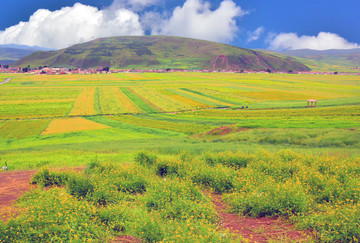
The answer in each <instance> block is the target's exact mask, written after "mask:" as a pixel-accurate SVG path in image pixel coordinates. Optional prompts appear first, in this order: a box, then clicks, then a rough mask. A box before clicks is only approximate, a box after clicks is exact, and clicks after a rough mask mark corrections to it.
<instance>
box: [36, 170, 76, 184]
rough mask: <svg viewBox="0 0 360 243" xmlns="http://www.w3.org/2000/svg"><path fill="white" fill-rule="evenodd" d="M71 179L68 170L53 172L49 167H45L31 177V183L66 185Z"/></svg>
mask: <svg viewBox="0 0 360 243" xmlns="http://www.w3.org/2000/svg"><path fill="white" fill-rule="evenodd" d="M68 180H69V176H68V173H67V172H53V171H49V170H48V169H43V170H41V171H39V172H36V173H35V175H34V176H33V177H32V178H31V184H37V185H39V186H41V187H49V186H56V185H59V186H64V185H65V184H66V183H67V181H68Z"/></svg>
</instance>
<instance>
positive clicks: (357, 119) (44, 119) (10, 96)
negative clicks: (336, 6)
mask: <svg viewBox="0 0 360 243" xmlns="http://www.w3.org/2000/svg"><path fill="white" fill-rule="evenodd" d="M7 77H13V79H12V80H11V81H10V82H8V83H6V84H3V85H0V158H1V162H3V161H6V162H7V163H8V168H9V170H21V169H41V168H54V167H60V168H62V167H78V166H83V165H88V164H89V163H91V165H90V166H89V169H88V170H87V172H84V173H83V174H81V176H80V175H79V178H77V177H76V176H75V177H73V175H72V174H71V173H70V174H69V175H63V174H61V173H60V174H56V175H54V178H60V179H61V178H62V179H61V180H60V179H59V180H60V182H59V183H60V184H61V183H62V184H61V185H63V186H64V187H66V189H64V188H62V189H58V188H54V189H51V190H49V194H46V191H35V192H33V193H32V194H29V195H28V196H26V197H25V198H24V199H23V200H22V201H21V205H22V206H21V207H25V208H28V209H31V210H33V211H31V212H34V214H39V215H47V216H44V218H43V219H44V221H41V222H40V223H39V224H38V225H37V226H36V227H38V228H37V229H36V230H35V228H34V224H35V221H31V220H30V221H26V220H27V219H26V216H24V217H20V218H19V219H17V220H14V221H11V222H12V223H11V224H13V225H14V227H15V226H16V227H18V226H19V225H26V227H28V228H26V227H25V226H24V228H23V229H22V231H21V232H20V233H19V234H20V236H17V232H19V231H14V230H11V229H10V227H12V226H9V225H10V224H1V222H0V231H1V229H3V230H6V232H7V233H6V234H4V236H5V235H6V236H7V237H13V238H14V239H17V240H18V241H24V239H31V240H33V241H41V240H42V241H44V242H48V241H51V239H50V238H44V239H41V237H42V236H43V233H44V232H47V231H49V230H50V231H51V230H54V231H53V232H52V233H51V234H50V235H51V236H52V237H53V239H56V240H58V241H60V240H63V241H68V240H70V239H72V240H76V239H77V238H78V237H80V239H96V240H99V239H103V240H105V241H107V240H108V239H110V238H111V237H113V235H117V234H130V235H133V236H136V237H139V238H141V239H143V240H145V241H149V242H151V241H160V240H164V239H167V240H168V241H181V240H183V242H193V241H196V240H194V239H199V238H198V237H200V236H201V237H203V239H204V240H202V241H201V242H211V241H213V242H229V241H231V237H230V236H229V237H230V238H229V237H225V238H222V237H220V238H219V234H223V232H221V231H218V229H216V227H215V226H214V224H215V223H216V216H214V210H213V208H211V205H210V204H209V199H206V196H205V195H203V194H202V192H201V191H202V190H204V189H207V190H208V189H210V190H214V191H215V192H217V193H220V194H223V195H224V199H226V200H227V201H228V203H229V204H230V205H231V207H232V210H233V211H234V212H236V213H239V214H242V215H247V216H252V217H258V216H281V217H285V218H287V219H291V220H293V221H294V222H296V224H297V225H298V227H300V228H302V229H313V230H314V232H315V236H314V237H315V238H316V239H318V240H319V241H322V242H333V241H339V242H345V241H346V242H350V241H354V242H356V241H357V239H359V238H360V232H359V231H358V230H356V227H357V226H356V225H358V223H360V221H359V207H358V206H359V200H360V198H359V195H360V194H358V188H359V187H360V184H359V183H360V176H359V169H358V168H359V166H360V165H359V156H360V154H359V152H360V76H355V75H353V76H340V75H292V74H235V73H195V72H194V73H192V72H191V73H119V74H101V75H53V76H42V75H17V76H11V75H6V74H1V75H0V79H1V80H3V79H6V78H7ZM308 99H316V100H318V104H317V107H316V108H307V107H306V106H307V100H308ZM284 149H285V150H284ZM289 149H290V150H289ZM142 151H146V152H145V153H142ZM149 151H151V153H150V152H149ZM240 151H241V152H240ZM139 152H140V153H139ZM155 154H156V155H155ZM147 156H148V157H147ZM154 156H155V157H157V158H158V159H156V158H155V157H154ZM136 158H137V159H136ZM154 158H155V159H154ZM135 160H137V161H138V162H137V163H132V162H134V161H135ZM149 161H152V162H151V163H150V164H149ZM122 163H125V164H126V165H129V166H130V168H132V169H133V170H134V171H131V170H132V169H131V170H130V169H128V167H127V166H125V167H124V166H120V165H121V164H122ZM244 163H245V164H244ZM105 164H106V165H105ZM103 165H104V166H103ZM161 168H166V170H167V171H169V173H170V174H171V173H173V174H172V175H170V174H169V175H162V174H161V173H160V172H159V171H162V170H163V169H161ZM41 173H47V172H44V171H43V172H41ZM41 173H40V175H39V176H38V177H39V178H40V179H39V178H38V180H39V181H37V183H39V184H41V183H43V181H42V180H43V179H44V180H45V179H46V180H48V179H49V178H50V179H51V178H52V177H46V175H45V177H44V178H43V179H41V178H42V177H41V176H44V175H42V174H41ZM113 173H115V174H113ZM159 173H160V174H159ZM144 174H148V175H149V177H146V178H144V177H143V175H144ZM103 176H106V178H108V179H106V180H105V181H102V179H101V178H103ZM164 176H167V177H166V178H168V180H169V181H170V182H169V183H170V184H169V185H164V183H162V182H163V181H164V180H163V179H164ZM76 178H77V179H76ZM110 178H118V179H117V180H116V181H117V183H120V184H116V187H117V189H114V188H115V187H113V185H112V184H111V180H110ZM119 178H120V179H119ZM121 178H123V179H121ZM124 178H125V179H124ZM126 178H127V179H128V180H130V182H126V181H127V179H126ZM56 180H58V179H56ZM123 180H124V181H125V182H124V181H123ZM265 181H267V182H268V183H262V182H265ZM77 183H78V184H77ZM123 183H125V184H123ZM129 183H130V184H129ZM131 183H133V184H131ZM139 183H140V184H139ZM76 185H78V186H80V187H88V186H89V185H90V186H91V188H92V189H91V190H90V189H89V190H90V191H91V193H89V194H86V191H85V195H78V194H77V193H80V192H79V191H76V190H77V189H74V188H76ZM139 185H140V187H141V185H143V187H141V188H146V190H148V191H146V193H145V192H144V191H141V190H143V189H141V188H140V189H139V190H140V191H138V192H135V194H133V193H129V191H128V190H130V189H129V188H132V189H131V190H133V189H134V188H135V189H134V190H137V189H136V188H137V186H139ZM164 186H165V188H164ZM94 188H100V189H96V190H104V191H103V192H100V191H96V190H95V189H94ZM101 188H103V189H101ZM105 188H106V189H105ZM121 188H124V189H121ZM181 188H182V189H181ZM112 189H114V191H113V190H112ZM74 190H75V191H74ZM116 190H117V191H121V193H123V194H116V193H115V191H116ZM122 190H124V191H122ZM159 190H161V191H163V192H164V195H162V196H164V197H165V198H172V199H171V200H173V201H174V202H175V203H174V204H171V205H168V204H167V203H165V202H163V201H162V200H164V199H163V198H161V197H160V195H157V193H156V192H157V191H159ZM172 190H175V192H178V193H179V194H178V195H184V197H185V198H187V200H188V201H186V200H185V201H184V202H182V201H181V200H180V199H179V196H178V195H175V194H176V193H175V194H174V193H173V192H172ZM138 193H140V194H141V195H142V196H141V195H140V194H138ZM167 193H168V194H167ZM46 195H48V197H49V198H48V199H47V200H49V201H47V202H40V201H39V199H38V198H39V197H40V198H41V197H42V198H45V197H46ZM58 195H66V197H65V196H64V197H59V196H58ZM139 195H140V196H139ZM194 198H196V200H195V201H196V202H195V204H192V202H191V200H192V199H194ZM99 200H100V201H99ZM101 200H103V201H101ZM271 201H273V202H276V205H275V206H274V207H273V206H271V205H270V204H271V203H270V202H271ZM55 202H56V203H55ZM68 202H71V205H72V206H71V207H67V208H65V209H64V210H63V211H61V210H60V211H56V212H54V211H52V212H50V211H46V212H44V211H42V210H43V209H42V208H39V207H38V205H42V203H50V204H53V205H55V206H56V207H58V206H59V207H60V206H61V205H65V204H67V203H68ZM100 204H101V205H102V206H101V207H100V208H99V205H100ZM104 205H107V206H106V207H103V206H104ZM135 205H136V206H139V207H135ZM154 205H155V206H154ZM156 205H157V206H156ZM83 207H90V208H92V211H91V212H89V214H86V215H81V216H79V217H73V218H72V219H70V221H71V222H72V224H73V226H74V228H73V229H75V228H76V227H78V226H79V225H81V227H84V224H85V223H86V224H91V225H92V226H91V227H88V228H86V227H85V229H86V230H84V231H81V232H80V231H78V232H77V233H76V232H75V233H70V234H65V233H64V234H63V233H61V232H64V230H65V228H66V227H67V226H66V224H67V223H66V222H70V221H66V220H64V219H59V222H58V223H59V227H60V228H57V229H56V230H55V229H54V228H48V227H47V226H46V225H47V221H46V220H47V219H49V220H50V219H51V218H52V217H54V214H59V215H60V214H69V213H71V212H72V213H76V212H80V211H81V210H80V209H81V208H83ZM173 207H175V208H173ZM124 208H125V209H127V210H128V211H127V212H125V211H126V210H125V211H124ZM135 208H137V209H135ZM184 208H191V210H193V211H191V210H190V209H189V211H186V210H185V211H184V212H183V214H182V213H181V211H182V210H184ZM114 213H119V215H123V214H124V215H123V218H122V219H121V220H122V221H121V220H120V219H117V218H116V219H114V218H111V217H112V216H111V217H110V215H113V214H114ZM199 214H201V216H200V217H199V218H198V220H197V221H196V220H193V217H194V215H199ZM137 215H138V216H139V215H140V216H139V217H142V218H143V219H144V221H143V222H138V221H136V218H137ZM47 217H48V218H47ZM121 217H122V216H121ZM119 220H120V221H121V222H122V224H123V225H116V224H117V223H116V222H119ZM154 220H155V221H156V222H157V223H156V224H157V225H158V226H155V225H154V224H155V223H154V222H155V221H154ZM169 220H170V221H169ZM144 222H145V223H144ZM145 224H147V225H148V226H149V227H148V228H147V227H146V226H145ZM333 224H334V225H333ZM1 227H3V228H1ZM61 227H65V228H61ZM30 228H31V229H32V230H34V232H36V234H35V233H34V234H33V235H32V234H30V233H29V234H28V233H26V232H32V231H31V230H30V231H29V229H30ZM174 228H178V229H179V230H178V231H177V232H178V234H177V233H175V231H174ZM66 229H67V228H66ZM194 229H197V230H194ZM4 232H5V231H4ZM144 232H145V233H144ZM154 232H157V233H156V234H155V235H154V234H152V233H154ZM59 234H60V235H59ZM39 235H41V237H40V236H39ZM185 235H188V238H186V239H185V238H181V237H182V236H185ZM17 237H18V238H17ZM21 237H23V238H21ZM39 237H40V238H39ZM57 237H58V238H57ZM87 237H88V238H87ZM209 239H211V240H209ZM25 241H26V240H25ZM165 241H166V240H165ZM0 242H1V240H0Z"/></svg>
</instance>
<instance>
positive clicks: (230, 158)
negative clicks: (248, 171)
mask: <svg viewBox="0 0 360 243" xmlns="http://www.w3.org/2000/svg"><path fill="white" fill-rule="evenodd" d="M253 159H254V157H253V156H252V155H250V154H246V153H242V152H237V153H234V152H231V151H228V152H221V153H205V154H203V160H204V161H205V162H206V163H207V164H209V165H216V164H222V165H225V166H229V167H234V168H244V167H246V166H247V165H248V163H250V162H252V161H253Z"/></svg>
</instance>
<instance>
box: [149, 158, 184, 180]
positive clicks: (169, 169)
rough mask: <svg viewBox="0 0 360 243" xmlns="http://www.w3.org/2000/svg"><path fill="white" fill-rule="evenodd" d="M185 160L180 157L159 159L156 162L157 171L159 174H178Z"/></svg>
mask: <svg viewBox="0 0 360 243" xmlns="http://www.w3.org/2000/svg"><path fill="white" fill-rule="evenodd" d="M182 164H183V162H182V161H181V160H178V159H169V158H167V159H158V160H157V161H156V162H155V164H154V167H155V173H156V174H157V175H158V176H167V175H178V174H179V171H180V169H181V167H182Z"/></svg>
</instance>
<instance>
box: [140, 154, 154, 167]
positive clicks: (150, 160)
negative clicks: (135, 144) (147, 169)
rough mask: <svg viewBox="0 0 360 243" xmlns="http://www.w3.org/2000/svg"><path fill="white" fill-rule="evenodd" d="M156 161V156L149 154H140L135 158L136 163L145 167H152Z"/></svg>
mask: <svg viewBox="0 0 360 243" xmlns="http://www.w3.org/2000/svg"><path fill="white" fill-rule="evenodd" d="M156 159H157V156H156V155H155V154H153V153H150V152H140V153H138V154H137V155H136V157H135V161H136V162H138V163H139V164H141V165H145V166H149V165H153V164H154V163H155V161H156Z"/></svg>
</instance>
